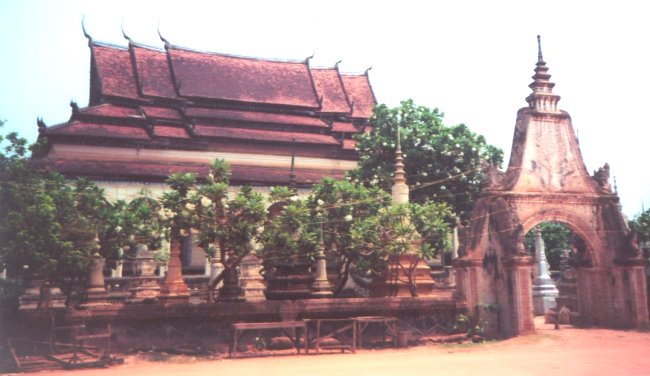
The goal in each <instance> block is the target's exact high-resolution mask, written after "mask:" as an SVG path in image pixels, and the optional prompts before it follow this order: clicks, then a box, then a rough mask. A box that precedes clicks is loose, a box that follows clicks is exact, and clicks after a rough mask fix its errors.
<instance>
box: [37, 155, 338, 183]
mask: <svg viewBox="0 0 650 376" xmlns="http://www.w3.org/2000/svg"><path fill="white" fill-rule="evenodd" d="M36 163H37V164H38V165H39V166H40V167H45V168H49V169H54V170H56V171H59V172H61V173H63V174H64V175H67V176H98V177H101V178H102V179H107V178H109V179H110V178H128V179H129V180H134V179H143V180H149V179H155V180H161V181H162V180H165V179H166V178H167V177H168V176H169V175H171V174H173V173H175V172H194V173H196V174H198V175H202V176H205V175H207V173H208V172H209V169H208V165H207V164H182V163H178V164H172V163H155V162H124V161H105V160H102V161H96V160H67V159H54V160H51V159H50V160H41V161H36ZM295 172H296V181H297V182H298V183H299V184H314V183H316V182H318V181H320V180H321V179H322V178H323V177H324V176H331V177H334V178H343V176H344V173H343V172H340V171H322V170H303V169H297V170H296V171H295ZM230 180H231V181H233V182H235V183H237V182H246V183H252V184H268V185H272V184H287V183H288V182H289V171H288V169H287V170H286V171H283V170H282V169H278V168H273V167H257V166H237V165H235V166H232V167H231V176H230Z"/></svg>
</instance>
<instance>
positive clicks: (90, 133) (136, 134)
mask: <svg viewBox="0 0 650 376" xmlns="http://www.w3.org/2000/svg"><path fill="white" fill-rule="evenodd" d="M45 134H46V135H66V136H87V137H102V138H121V139H135V140H149V139H150V138H149V134H147V131H146V130H145V129H144V128H141V127H131V126H124V125H112V124H95V123H86V122H80V121H73V122H70V123H67V124H65V125H63V126H58V127H52V128H48V129H47V130H46V131H45Z"/></svg>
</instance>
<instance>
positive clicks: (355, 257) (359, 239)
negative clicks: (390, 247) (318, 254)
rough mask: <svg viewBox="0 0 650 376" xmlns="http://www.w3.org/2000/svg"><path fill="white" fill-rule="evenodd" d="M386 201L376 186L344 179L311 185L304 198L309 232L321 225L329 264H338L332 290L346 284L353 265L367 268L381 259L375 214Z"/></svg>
mask: <svg viewBox="0 0 650 376" xmlns="http://www.w3.org/2000/svg"><path fill="white" fill-rule="evenodd" d="M389 203H390V196H388V194H386V193H385V192H384V191H382V190H381V189H379V188H378V187H376V186H375V187H372V186H370V187H366V186H363V185H361V184H355V183H353V182H350V181H347V180H335V179H332V178H324V179H323V180H321V181H320V182H319V183H318V184H316V185H314V187H313V188H312V193H311V195H310V196H309V197H308V198H307V205H308V206H309V208H310V209H311V213H310V223H311V232H312V233H316V234H319V232H320V230H321V227H322V230H323V234H324V242H325V249H326V252H327V254H328V256H329V257H328V259H329V260H330V263H340V264H341V265H340V268H339V278H338V284H337V285H336V286H335V287H334V292H335V293H338V292H339V291H340V290H341V289H342V288H343V287H344V286H345V284H346V282H347V279H348V278H349V275H350V271H351V267H352V265H355V266H356V267H357V268H358V270H360V271H369V270H371V269H374V265H375V264H376V261H379V260H380V259H379V258H377V256H378V253H377V252H376V251H377V247H379V246H380V245H381V242H380V241H379V240H378V238H377V235H378V234H379V227H378V223H376V217H377V215H378V214H379V212H380V210H382V208H384V209H385V207H386V206H387V205H388V204H389ZM373 220H374V221H375V222H373V223H371V221H373Z"/></svg>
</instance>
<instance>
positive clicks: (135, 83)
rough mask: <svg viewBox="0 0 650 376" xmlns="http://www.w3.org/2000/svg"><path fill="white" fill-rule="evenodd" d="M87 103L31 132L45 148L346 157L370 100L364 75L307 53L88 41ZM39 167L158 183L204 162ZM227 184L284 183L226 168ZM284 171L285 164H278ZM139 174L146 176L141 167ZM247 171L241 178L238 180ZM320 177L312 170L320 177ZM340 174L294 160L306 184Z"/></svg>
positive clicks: (283, 176) (278, 175) (47, 161)
mask: <svg viewBox="0 0 650 376" xmlns="http://www.w3.org/2000/svg"><path fill="white" fill-rule="evenodd" d="M89 46H90V50H91V73H90V75H91V77H90V93H91V95H90V103H89V106H88V107H86V108H81V109H80V108H78V107H77V106H76V104H74V103H73V104H72V107H73V111H72V116H71V118H70V120H69V121H68V122H66V123H64V124H60V125H57V126H53V127H45V128H43V127H42V128H40V134H41V137H46V138H47V140H48V142H49V144H50V145H51V146H53V147H55V146H56V145H58V144H66V145H71V144H75V145H76V144H80V145H84V146H92V145H94V146H97V147H107V146H108V147H120V148H132V149H133V148H135V149H140V148H147V149H161V150H162V149H164V150H170V149H171V150H174V149H178V150H183V151H212V152H226V153H227V152H236V153H240V154H241V153H246V152H249V153H252V154H260V155H277V156H286V155H290V153H292V152H295V154H296V156H297V157H300V156H303V157H305V158H317V159H319V160H321V159H323V158H324V159H327V160H333V161H334V164H336V161H337V160H340V161H354V160H356V159H357V154H356V151H355V150H354V141H352V139H351V138H352V135H353V134H355V133H359V132H363V131H364V128H366V127H367V126H368V125H367V122H368V119H369V118H370V116H371V115H372V108H373V106H374V105H375V104H376V100H375V97H374V94H373V92H372V88H371V86H370V82H369V80H368V75H367V73H366V74H361V75H349V74H341V73H340V72H339V69H338V63H337V64H336V65H335V66H334V67H333V68H312V67H310V65H309V58H307V59H304V60H301V61H278V60H268V59H258V58H246V57H240V56H231V55H226V54H219V53H211V52H200V51H194V50H189V49H186V48H180V47H176V46H173V45H170V44H169V43H168V42H167V41H165V49H164V50H162V49H157V48H152V47H149V46H143V45H140V44H136V43H133V42H131V40H129V44H128V47H120V46H113V45H108V44H103V43H97V42H93V41H92V40H90V43H89ZM51 154H54V155H47V156H45V158H44V159H43V160H42V161H41V163H43V164H44V165H46V166H50V167H51V168H53V169H56V170H59V171H61V172H64V173H65V174H67V175H69V176H74V175H77V176H84V175H92V176H95V175H97V174H100V175H103V176H105V178H106V179H111V178H118V177H122V178H127V177H135V176H147V177H150V178H152V179H154V178H156V179H164V178H165V177H166V176H167V175H168V174H169V173H170V172H174V171H175V170H177V169H178V170H185V171H188V170H191V171H196V172H199V173H200V172H202V171H203V170H205V166H204V165H192V164H187V163H186V164H177V163H174V162H173V161H170V160H164V161H162V160H161V161H159V162H157V163H154V162H151V163H149V162H148V163H144V164H143V162H142V161H140V162H135V161H134V162H128V161H127V162H125V161H120V162H117V161H111V160H110V158H107V157H105V156H104V157H102V159H101V160H92V156H90V155H89V156H88V160H83V161H80V160H65V159H61V158H60V157H57V156H56V155H55V153H51ZM232 169H233V177H235V179H234V180H237V179H239V180H240V181H242V182H247V181H249V182H257V183H269V184H271V183H274V184H282V183H284V182H286V180H287V178H288V174H287V172H286V170H285V171H271V170H273V169H270V168H269V167H264V168H262V167H259V168H257V169H252V168H251V167H250V166H248V167H244V166H237V165H236V164H233V165H232ZM287 169H288V166H287ZM145 170H146V171H148V172H145ZM246 174H250V179H248V178H247V177H246ZM319 174H320V175H319ZM324 174H325V175H328V176H337V177H340V176H341V174H342V172H341V171H339V170H336V171H335V170H332V171H329V172H327V173H325V172H323V170H318V171H317V170H313V171H312V170H308V169H307V168H306V167H303V168H302V170H301V167H300V165H298V166H297V169H296V175H297V181H298V182H302V183H304V184H311V183H313V182H315V181H317V180H319V179H320V177H322V176H324Z"/></svg>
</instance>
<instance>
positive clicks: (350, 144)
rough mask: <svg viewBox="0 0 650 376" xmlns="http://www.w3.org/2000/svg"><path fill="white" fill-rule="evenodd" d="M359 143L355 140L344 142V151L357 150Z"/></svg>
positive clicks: (345, 140)
mask: <svg viewBox="0 0 650 376" xmlns="http://www.w3.org/2000/svg"><path fill="white" fill-rule="evenodd" d="M356 146H357V142H356V141H354V140H348V139H344V140H343V150H356Z"/></svg>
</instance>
